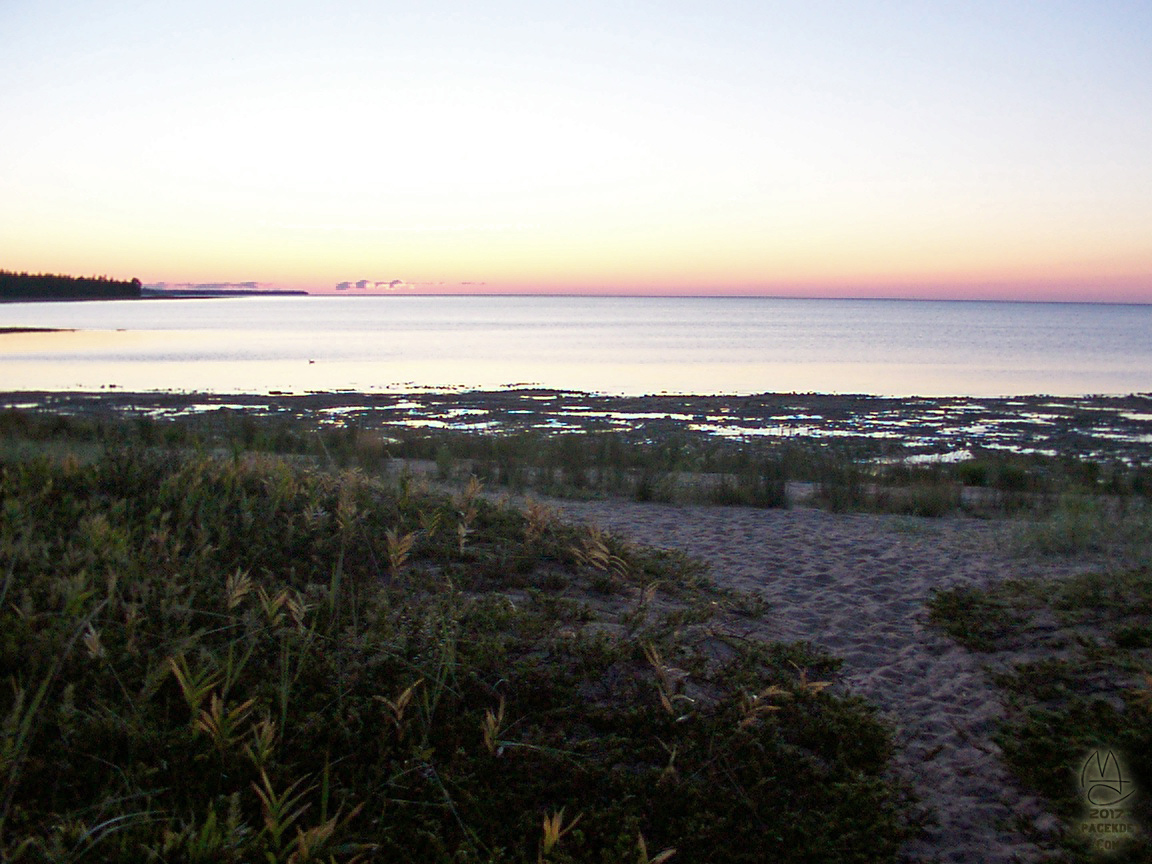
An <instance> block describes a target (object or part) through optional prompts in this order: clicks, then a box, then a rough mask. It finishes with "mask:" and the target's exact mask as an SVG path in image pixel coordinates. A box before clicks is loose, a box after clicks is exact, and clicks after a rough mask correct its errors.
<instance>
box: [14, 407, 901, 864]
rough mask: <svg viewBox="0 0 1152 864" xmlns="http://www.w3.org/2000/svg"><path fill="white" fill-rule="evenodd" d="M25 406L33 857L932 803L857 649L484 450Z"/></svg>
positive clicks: (388, 847) (836, 850)
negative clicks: (900, 768) (229, 429)
mask: <svg viewBox="0 0 1152 864" xmlns="http://www.w3.org/2000/svg"><path fill="white" fill-rule="evenodd" d="M4 423H5V424H6V428H5V431H6V433H7V434H6V437H5V442H6V447H5V452H4V453H3V455H2V457H0V500H2V501H3V505H2V506H3V518H2V520H0V774H2V775H3V780H4V782H3V784H0V788H2V789H3V792H2V799H0V859H2V860H5V861H78V860H84V861H125V862H128V861H131V862H140V861H214V862H215V861H225V862H226V861H235V862H240V861H245V862H247V861H257V860H259V861H267V862H290V861H291V862H306V861H325V862H332V861H339V862H349V861H370V860H380V861H397V860H405V861H423V862H444V864H448V862H453V864H463V862H492V864H495V862H538V864H539V862H545V861H548V862H575V861H581V862H584V861H588V862H601V864H609V862H651V864H655V862H664V861H668V860H675V861H713V862H739V861H763V860H775V861H840V862H851V861H859V862H878V861H886V860H893V859H894V858H895V855H896V851H897V849H898V847H899V845H900V844H901V842H902V841H903V840H904V838H905V837H906V836H908V834H909V832H911V831H912V830H913V829H912V826H910V825H909V824H908V822H907V819H906V817H905V815H904V814H906V813H907V812H908V810H909V808H908V806H907V805H908V802H907V800H906V797H905V793H904V792H903V790H901V789H899V788H896V787H894V786H893V785H892V783H891V781H890V780H888V779H886V777H885V774H884V771H885V767H886V764H887V760H888V757H889V753H890V747H891V741H890V737H889V735H888V732H887V731H886V729H885V728H884V727H883V726H882V725H881V724H880V723H879V722H878V721H877V720H876V719H875V718H874V717H873V716H872V714H871V712H870V710H869V709H868V708H867V707H866V706H865V705H863V704H862V703H860V702H859V701H858V700H856V699H854V698H852V697H845V696H841V695H837V694H836V693H835V692H834V691H833V690H829V689H828V686H827V685H828V682H830V681H831V680H833V678H834V673H835V669H836V665H837V663H836V661H835V659H834V658H832V657H830V656H827V655H825V654H823V653H820V652H818V651H816V650H814V649H812V648H811V647H809V646H806V645H803V644H789V645H785V644H763V643H760V642H757V641H755V640H751V639H748V638H744V637H741V636H740V635H739V634H740V632H741V630H740V627H739V620H740V618H739V616H740V615H742V614H753V611H754V610H752V609H751V607H752V604H749V603H747V602H745V600H744V599H743V598H740V597H735V596H730V595H727V594H724V593H723V592H719V591H717V590H716V589H715V588H713V587H711V585H710V583H709V582H708V581H707V579H706V577H705V574H704V573H703V571H702V569H701V567H700V565H698V564H696V563H693V562H691V561H689V560H687V559H684V558H680V557H677V556H674V555H671V554H667V553H660V552H656V551H653V550H648V549H643V548H638V547H634V546H632V545H630V544H626V543H624V542H622V541H621V540H620V539H619V538H617V537H614V536H612V535H610V534H606V533H603V532H599V531H596V530H594V529H588V528H574V527H570V526H566V525H564V524H562V523H561V522H559V521H558V520H557V519H556V517H555V516H554V514H552V513H551V512H550V511H549V510H548V509H547V508H545V507H543V506H541V505H537V504H530V505H529V506H528V507H527V508H526V509H525V510H522V511H521V510H517V509H513V508H511V507H509V506H507V505H503V504H501V503H500V502H492V501H490V500H487V499H486V498H485V497H484V496H482V495H481V494H480V486H479V482H478V481H476V480H475V479H473V480H472V481H471V482H469V483H467V484H464V483H461V484H459V485H458V486H457V487H456V489H455V490H454V491H451V492H436V491H433V490H430V489H429V488H428V487H427V486H426V484H424V483H422V482H421V480H420V479H419V478H417V477H413V476H412V475H410V474H407V473H404V472H400V473H398V474H393V475H391V476H388V477H382V476H370V475H369V474H367V473H366V472H364V471H362V470H354V469H353V468H352V467H351V466H349V467H347V468H345V469H344V470H336V469H335V468H333V467H326V468H323V470H322V468H321V467H320V466H318V465H317V462H318V461H321V460H318V459H316V458H313V456H309V458H307V459H297V460H295V461H292V460H291V459H290V458H286V457H284V456H274V455H269V454H267V453H260V452H253V450H252V449H250V448H249V447H247V446H245V442H244V441H243V440H242V438H237V439H235V440H234V441H233V442H232V446H230V447H229V448H228V449H227V450H226V451H225V452H223V453H221V452H219V451H218V450H216V449H209V448H206V447H204V446H203V444H204V442H203V439H198V438H196V436H195V433H194V432H193V431H191V430H190V429H187V428H186V429H185V431H183V432H180V431H179V430H178V429H177V427H167V426H164V427H160V428H157V427H155V426H150V425H147V424H140V425H139V426H137V427H136V428H135V429H131V430H130V431H131V433H132V434H119V433H117V434H112V433H111V432H110V431H109V430H110V429H111V428H112V427H110V426H101V425H100V424H89V425H85V424H84V423H82V422H80V421H66V420H59V421H50V420H45V419H43V418H41V419H38V420H35V421H31V420H28V418H26V417H25V418H19V417H17V416H16V415H8V416H6V418H5V419H4ZM53 424H55V426H54V425H53ZM117 428H118V429H119V430H120V431H121V432H123V430H124V428H125V427H117ZM323 440H324V444H323V447H324V452H325V454H326V459H327V460H328V463H327V464H328V465H329V466H332V465H334V464H336V463H339V462H342V461H345V460H344V456H343V454H344V452H345V451H343V450H341V449H339V448H338V447H336V446H334V443H335V442H334V440H333V439H331V438H326V439H323ZM250 443H252V444H253V445H255V444H256V443H257V442H256V441H255V440H254V438H253V440H252V441H251V442H250ZM284 449H285V450H286V451H287V450H288V449H289V448H284ZM356 452H362V451H356ZM773 476H774V475H773Z"/></svg>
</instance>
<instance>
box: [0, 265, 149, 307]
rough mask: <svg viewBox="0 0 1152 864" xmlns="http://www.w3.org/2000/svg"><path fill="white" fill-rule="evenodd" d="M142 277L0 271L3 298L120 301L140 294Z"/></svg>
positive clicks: (0, 296) (0, 293)
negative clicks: (129, 278) (125, 277)
mask: <svg viewBox="0 0 1152 864" xmlns="http://www.w3.org/2000/svg"><path fill="white" fill-rule="evenodd" d="M140 289H141V285H140V280H139V279H132V280H131V281H123V280H118V279H109V278H108V277H107V276H87V277H86V276H79V277H78V276H60V275H57V274H54V273H36V274H32V273H13V272H11V271H8V270H0V300H121V299H125V298H135V297H139V296H140Z"/></svg>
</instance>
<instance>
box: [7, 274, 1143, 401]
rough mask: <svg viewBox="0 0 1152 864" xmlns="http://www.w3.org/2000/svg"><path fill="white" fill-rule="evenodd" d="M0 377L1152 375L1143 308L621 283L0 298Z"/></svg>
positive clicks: (237, 388) (147, 381) (854, 385)
mask: <svg viewBox="0 0 1152 864" xmlns="http://www.w3.org/2000/svg"><path fill="white" fill-rule="evenodd" d="M0 327H45V328H69V329H71V330H72V331H73V332H57V333H6V334H0V389H2V390H98V389H100V388H102V387H108V386H112V385H115V386H116V387H119V388H123V389H127V390H141V391H143V390H176V391H211V392H219V393H266V392H268V391H272V390H278V391H285V392H294V393H302V392H308V391H327V390H354V391H361V392H375V391H405V390H416V389H424V388H431V389H439V388H461V387H463V388H484V389H495V388H504V387H510V386H523V385H538V386H542V387H548V388H554V389H572V390H582V391H587V392H597V393H607V394H621V395H642V394H649V393H661V392H667V393H725V394H748V393H762V392H790V391H803V392H825V393H869V394H876V395H894V396H909V395H924V396H938V395H965V396H997V395H1002V396H1007V395H1024V394H1039V393H1043V394H1051V395H1059V396H1078V395H1084V394H1090V393H1091V394H1126V393H1133V392H1149V391H1152V306H1129V305H1097V304H1061V303H971V302H945V301H908V300H796V299H773V298H624V297H598V298H584V297H413V296H399V297H398V296H389V297H315V296H314V297H284V296H280V297H237V298H226V299H208V300H146V301H112V302H92V303H10V304H2V305H0Z"/></svg>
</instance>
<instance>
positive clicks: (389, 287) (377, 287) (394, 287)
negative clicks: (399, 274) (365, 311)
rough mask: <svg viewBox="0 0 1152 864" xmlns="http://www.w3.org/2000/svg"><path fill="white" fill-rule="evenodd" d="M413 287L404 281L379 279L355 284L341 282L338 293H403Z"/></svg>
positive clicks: (337, 286)
mask: <svg viewBox="0 0 1152 864" xmlns="http://www.w3.org/2000/svg"><path fill="white" fill-rule="evenodd" d="M411 287H412V285H411V284H410V283H408V282H405V281H404V280H403V279H392V280H390V281H388V282H384V281H382V280H377V279H358V280H357V281H355V282H339V283H337V285H336V290H337V291H402V290H404V289H407V288H411Z"/></svg>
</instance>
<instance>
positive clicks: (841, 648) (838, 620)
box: [550, 500, 1106, 864]
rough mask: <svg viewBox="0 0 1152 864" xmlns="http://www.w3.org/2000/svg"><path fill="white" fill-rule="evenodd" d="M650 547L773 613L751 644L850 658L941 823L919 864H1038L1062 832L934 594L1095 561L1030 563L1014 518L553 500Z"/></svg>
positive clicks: (898, 764) (570, 513)
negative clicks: (936, 607)
mask: <svg viewBox="0 0 1152 864" xmlns="http://www.w3.org/2000/svg"><path fill="white" fill-rule="evenodd" d="M550 503H551V504H552V505H553V506H555V507H556V508H557V509H558V510H560V511H561V512H562V513H563V514H564V515H565V517H566V518H568V519H571V520H575V521H588V522H594V523H596V524H598V525H600V526H601V527H602V528H605V529H608V530H610V531H612V532H614V533H618V534H621V535H624V536H627V537H629V538H631V539H633V540H635V541H636V542H640V543H645V544H651V545H655V546H660V547H665V548H673V549H679V550H682V551H683V552H686V553H688V554H689V555H692V556H695V557H697V558H699V559H701V560H703V561H706V562H708V563H709V565H710V567H711V576H712V578H714V579H715V580H716V581H717V582H719V583H720V584H722V585H725V586H730V587H733V588H738V589H741V590H744V591H749V592H752V593H754V594H756V595H759V596H761V597H763V598H764V599H765V600H766V601H767V602H768V603H769V604H770V606H771V608H770V611H769V613H768V615H767V618H766V619H765V621H764V622H763V623H761V624H758V625H756V626H755V627H752V625H749V626H750V627H752V629H751V630H750V633H749V635H752V636H755V637H758V638H763V639H769V640H784V641H793V640H804V641H810V642H812V643H814V644H816V645H819V646H821V647H824V648H826V649H828V650H829V651H830V652H832V653H833V654H835V655H836V656H838V657H841V658H842V659H843V661H844V662H843V667H842V668H841V670H840V674H839V678H838V686H840V687H842V688H844V689H845V690H846V691H848V692H852V693H856V694H858V695H860V696H862V697H863V698H864V699H866V700H867V701H869V702H870V703H872V704H873V705H875V706H876V707H877V708H878V709H879V711H880V712H881V714H882V715H883V716H884V717H885V719H886V720H887V721H888V722H889V723H890V724H891V725H892V728H893V730H894V733H895V737H896V742H897V755H896V757H895V760H894V770H895V771H896V772H898V773H899V774H900V775H901V776H902V777H904V778H905V779H906V780H908V781H909V782H910V783H911V784H912V787H913V789H914V790H915V792H916V794H917V795H918V797H919V798H920V800H921V802H922V804H923V805H924V806H925V807H927V808H928V809H929V810H930V811H931V814H932V816H933V818H934V820H935V823H936V824H934V825H931V826H930V827H929V829H928V831H927V833H926V836H925V837H924V838H923V839H922V840H920V841H916V842H915V843H913V844H910V845H909V846H908V847H906V849H905V850H904V855H905V858H906V860H908V861H945V862H1004V864H1007V862H1027V861H1037V860H1039V859H1040V858H1041V856H1042V854H1043V853H1042V851H1041V849H1040V848H1039V847H1038V846H1037V845H1036V844H1034V843H1033V842H1031V841H1030V840H1029V839H1028V838H1027V837H1025V836H1024V834H1022V833H1021V832H1020V831H1017V830H1015V828H1014V827H1013V826H1014V825H1018V824H1024V825H1027V826H1029V827H1030V829H1032V830H1033V831H1035V832H1038V833H1039V834H1041V835H1045V834H1047V835H1052V834H1053V833H1054V832H1056V831H1058V830H1059V823H1058V822H1057V820H1056V819H1055V818H1054V817H1053V816H1052V815H1050V814H1049V813H1047V812H1046V811H1045V809H1044V807H1043V805H1042V802H1041V801H1040V800H1039V799H1037V798H1036V797H1034V796H1030V795H1027V794H1025V793H1023V792H1022V791H1020V790H1019V789H1018V788H1017V786H1016V785H1015V784H1014V782H1013V781H1012V779H1011V778H1010V777H1009V775H1008V772H1007V771H1006V770H1005V768H1004V766H1003V765H1002V764H1001V762H1000V760H999V759H998V748H997V746H996V744H995V743H994V742H993V740H992V735H993V733H994V731H995V728H996V723H997V720H998V719H999V718H1001V717H1002V715H1003V705H1002V704H1001V700H1000V696H999V694H998V691H997V690H996V688H995V687H993V686H992V685H991V684H990V682H989V679H988V675H987V674H986V672H985V669H984V666H985V664H986V663H987V662H988V658H987V657H986V656H981V655H976V654H973V653H971V652H969V651H967V650H965V649H964V648H962V647H960V646H958V645H957V644H955V643H954V642H953V641H952V640H950V639H949V638H948V637H946V636H944V635H943V634H941V633H939V632H937V631H935V630H934V629H932V628H931V627H929V625H928V623H927V620H926V618H927V615H926V611H925V603H926V602H927V600H928V598H929V596H930V595H931V592H932V591H933V589H944V588H948V587H951V586H954V585H975V586H986V585H989V584H991V583H994V582H996V581H998V580H1002V579H1007V578H1023V577H1046V578H1054V577H1058V576H1062V575H1066V574H1072V573H1076V572H1083V571H1086V570H1091V569H1093V568H1099V567H1101V566H1104V564H1105V563H1106V562H1104V561H1103V560H1100V559H1094V558H1091V557H1088V556H1083V557H1079V558H1072V559H1067V558H1060V559H1038V558H1025V557H1023V556H1021V555H1020V554H1018V553H1017V552H1016V551H1015V550H1016V548H1017V547H1016V544H1015V543H1014V532H1015V531H1016V530H1018V526H1017V525H1015V524H1013V523H1012V522H1010V521H982V520H975V519H969V518H962V517H958V518H947V519H914V518H910V517H898V516H884V515H873V514H857V513H852V514H832V513H827V512H824V511H820V510H816V509H811V508H804V507H797V508H793V509H791V510H757V509H752V508H743V507H723V508H719V507H706V506H676V505H666V504H649V503H645V504H639V503H633V502H628V501H621V500H615V501H597V502H574V501H552V502H550Z"/></svg>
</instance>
